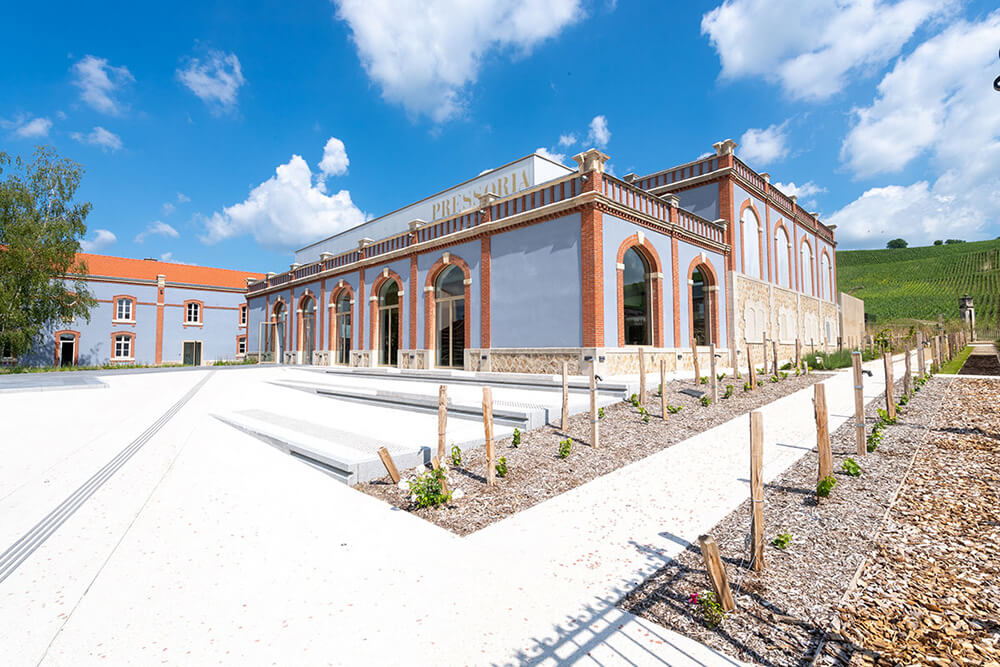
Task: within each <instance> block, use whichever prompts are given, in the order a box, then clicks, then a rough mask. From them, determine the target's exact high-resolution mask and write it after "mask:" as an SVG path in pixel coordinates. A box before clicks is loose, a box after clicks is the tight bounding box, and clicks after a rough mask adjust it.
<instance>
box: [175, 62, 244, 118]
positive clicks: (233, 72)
mask: <svg viewBox="0 0 1000 667" xmlns="http://www.w3.org/2000/svg"><path fill="white" fill-rule="evenodd" d="M177 78H178V79H179V80H180V82H181V83H183V84H184V85H185V86H186V87H187V89H188V90H190V91H191V92H192V93H194V94H195V95H197V96H198V97H199V98H200V99H201V101H202V102H204V103H205V104H207V105H208V107H209V109H211V110H212V112H213V113H221V112H225V111H230V110H232V109H233V108H234V107H235V106H236V95H237V93H239V90H240V87H241V86H242V85H243V83H244V82H245V80H244V78H243V69H242V68H241V67H240V59H239V58H237V57H236V54H235V53H223V52H221V51H209V52H208V57H207V58H206V59H205V62H202V61H201V60H199V59H198V58H191V59H189V61H188V65H187V67H185V68H184V69H178V70H177Z"/></svg>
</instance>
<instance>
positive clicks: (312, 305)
mask: <svg viewBox="0 0 1000 667" xmlns="http://www.w3.org/2000/svg"><path fill="white" fill-rule="evenodd" d="M301 304H302V305H301V307H300V308H299V312H300V313H301V317H302V320H301V322H302V326H301V327H300V329H299V330H300V332H301V334H300V335H299V349H300V350H301V351H302V363H304V364H311V363H312V353H313V352H314V351H315V350H316V299H314V298H312V297H311V296H309V295H306V296H304V297H303V298H302V301H301Z"/></svg>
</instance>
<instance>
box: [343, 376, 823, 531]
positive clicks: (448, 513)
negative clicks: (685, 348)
mask: <svg viewBox="0 0 1000 667" xmlns="http://www.w3.org/2000/svg"><path fill="white" fill-rule="evenodd" d="M823 377H825V376H824V375H822V374H819V373H814V374H812V375H809V376H806V377H796V376H794V375H791V376H789V377H788V378H787V379H783V380H781V381H780V382H777V383H772V382H769V381H765V382H763V383H762V384H760V385H759V386H758V388H757V389H756V390H753V391H750V392H745V391H743V380H738V381H734V380H733V379H732V378H727V379H725V380H723V381H722V383H721V384H720V392H719V393H720V397H721V395H722V394H723V393H724V391H725V385H726V383H727V382H728V383H731V384H734V385H735V387H734V389H735V392H734V394H733V395H732V397H730V398H728V399H721V398H720V400H719V402H718V403H716V404H713V405H709V406H708V407H703V406H701V405H700V403H699V402H698V399H696V398H694V397H692V396H688V395H686V394H681V393H679V392H680V391H681V390H682V389H694V388H696V389H698V390H699V391H703V390H705V389H706V387H705V386H704V385H695V383H694V382H693V381H674V382H669V383H668V384H667V402H668V404H670V405H674V406H683V409H682V410H681V411H680V412H679V413H677V414H673V415H672V414H668V415H667V419H666V420H664V419H662V411H661V410H660V399H659V397H658V396H657V395H656V390H653V391H651V392H648V394H647V398H646V402H645V403H644V407H645V408H646V410H647V411H648V412H649V415H650V419H649V423H648V424H646V423H643V421H642V418H641V417H640V413H639V410H638V408H634V407H633V406H632V405H631V404H630V403H627V402H622V403H619V404H616V405H612V406H609V407H607V408H605V415H604V419H603V420H601V446H600V447H599V448H598V449H594V448H593V447H591V446H590V443H589V440H590V421H589V420H590V415H589V413H584V414H579V415H574V416H572V417H570V419H569V429H568V430H567V431H566V432H565V433H564V432H563V431H562V430H560V429H558V428H555V427H552V426H546V427H543V428H540V429H535V430H534V431H529V432H525V433H523V434H522V438H521V445H520V446H519V447H517V448H514V447H513V446H512V444H511V439H510V438H506V439H504V440H499V441H497V443H496V452H497V454H496V455H497V458H499V457H501V456H503V457H506V459H507V467H508V470H509V472H508V474H507V476H506V477H504V478H498V479H497V485H496V486H494V487H492V488H490V487H487V486H486V484H485V474H486V452H485V449H484V448H483V447H479V448H476V449H473V450H470V451H468V452H464V453H463V454H462V456H463V463H462V465H461V466H459V467H453V468H452V470H451V473H450V478H451V487H452V488H453V489H455V488H458V489H462V491H463V492H464V494H465V495H464V497H463V498H461V499H458V500H453V501H451V502H449V503H448V504H447V505H444V506H442V507H437V508H420V509H418V508H416V507H415V506H414V504H413V503H411V502H410V494H409V492H408V491H402V490H400V489H399V488H397V487H396V486H395V485H393V484H392V483H391V481H390V479H389V478H388V477H383V478H382V479H378V480H373V481H371V482H368V483H365V484H359V485H357V486H356V487H355V488H356V489H358V490H360V491H362V492H364V493H367V494H369V495H372V496H375V497H376V498H381V499H382V500H385V501H386V502H389V503H391V504H393V505H395V506H396V507H399V508H401V509H405V510H407V511H410V512H413V513H414V514H416V515H417V516H420V517H422V518H424V519H426V520H427V521H431V522H433V523H435V524H437V525H439V526H441V527H443V528H446V529H448V530H450V531H452V532H454V533H457V534H459V535H468V534H470V533H473V532H475V531H477V530H479V529H480V528H484V527H485V526H488V525H490V524H491V523H494V522H496V521H499V520H501V519H503V518H505V517H508V516H510V515H512V514H515V513H516V512H520V511H521V510H524V509H527V508H529V507H531V506H532V505H535V504H537V503H540V502H542V501H543V500H547V499H548V498H552V497H554V496H557V495H559V494H560V493H564V492H566V491H569V490H570V489H573V488H576V487H577V486H580V485H581V484H585V483H586V482H589V481H591V480H593V479H596V478H597V477H600V476H601V475H606V474H608V473H609V472H612V471H614V470H617V469H618V468H621V467H623V466H626V465H628V464H630V463H633V462H635V461H638V460H640V459H643V458H645V457H647V456H649V455H651V454H655V453H656V452H658V451H660V450H662V449H665V448H667V447H670V446H671V445H673V444H675V443H677V442H680V441H682V440H685V439H687V438H689V437H691V436H692V435H694V434H696V433H700V432H701V431H704V430H707V429H709V428H712V427H713V426H716V425H718V424H721V423H724V422H726V421H728V420H730V419H732V418H733V417H736V416H738V415H741V414H746V413H747V412H749V411H751V410H755V409H757V408H759V407H761V406H762V405H765V404H767V403H770V402H771V401H774V400H776V399H778V398H781V397H782V396H786V395H788V394H791V393H794V392H796V391H798V390H800V389H802V388H804V387H808V386H809V385H811V384H813V383H815V382H817V381H819V380H821V379H822V378H823ZM567 436H570V437H572V439H573V444H572V452H571V453H570V455H569V457H568V458H566V459H565V460H564V459H560V458H559V457H558V456H557V452H558V449H559V442H560V440H564V439H565V438H566V437H567ZM449 452H450V447H449ZM412 473H413V471H412V470H411V471H400V474H401V475H402V476H403V477H404V478H406V477H407V476H408V475H412Z"/></svg>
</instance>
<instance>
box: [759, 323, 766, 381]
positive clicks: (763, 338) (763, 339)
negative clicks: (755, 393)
mask: <svg viewBox="0 0 1000 667" xmlns="http://www.w3.org/2000/svg"><path fill="white" fill-rule="evenodd" d="M760 349H761V352H763V353H764V375H767V332H766V331H765V332H764V333H762V334H761V335H760Z"/></svg>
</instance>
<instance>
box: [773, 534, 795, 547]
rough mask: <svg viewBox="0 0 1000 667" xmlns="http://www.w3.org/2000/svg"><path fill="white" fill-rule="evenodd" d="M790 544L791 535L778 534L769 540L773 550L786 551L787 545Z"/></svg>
mask: <svg viewBox="0 0 1000 667" xmlns="http://www.w3.org/2000/svg"><path fill="white" fill-rule="evenodd" d="M791 543H792V534H791V533H778V536H777V537H775V538H774V539H773V540H771V544H772V545H773V546H774V548H775V549H787V548H788V545H789V544H791Z"/></svg>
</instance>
